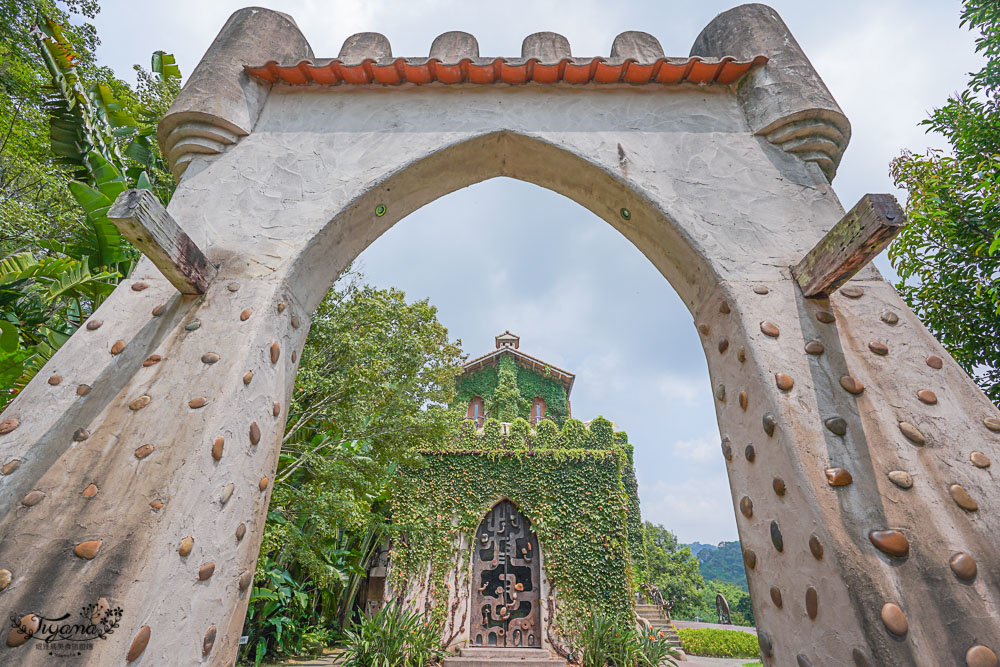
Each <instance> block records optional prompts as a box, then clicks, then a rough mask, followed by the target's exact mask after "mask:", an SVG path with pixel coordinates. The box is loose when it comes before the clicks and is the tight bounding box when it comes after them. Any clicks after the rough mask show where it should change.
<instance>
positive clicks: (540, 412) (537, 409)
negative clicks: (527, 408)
mask: <svg viewBox="0 0 1000 667" xmlns="http://www.w3.org/2000/svg"><path fill="white" fill-rule="evenodd" d="M543 419H545V400H544V399H543V398H542V397H541V396H536V397H535V400H534V401H533V402H532V403H531V423H532V424H537V423H538V422H540V421H542V420H543Z"/></svg>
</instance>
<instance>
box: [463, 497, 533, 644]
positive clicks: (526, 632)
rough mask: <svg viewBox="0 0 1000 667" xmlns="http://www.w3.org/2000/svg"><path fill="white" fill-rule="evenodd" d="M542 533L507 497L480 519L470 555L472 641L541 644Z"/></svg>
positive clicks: (475, 642)
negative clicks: (535, 531)
mask: <svg viewBox="0 0 1000 667" xmlns="http://www.w3.org/2000/svg"><path fill="white" fill-rule="evenodd" d="M540 580H541V578H540V576H539V566H538V538H537V537H536V536H535V533H534V532H533V531H532V530H531V528H530V526H529V522H528V519H527V518H525V516H524V515H523V514H521V513H520V512H519V511H517V508H516V507H515V506H514V503H512V502H510V501H509V500H503V501H501V502H499V503H497V504H496V505H494V507H493V509H491V510H490V511H489V513H488V514H487V515H486V518H485V519H483V521H482V523H480V524H479V531H478V532H477V533H476V545H475V548H474V551H473V556H472V614H471V616H472V632H471V634H470V643H471V644H472V645H474V646H505V647H516V648H541V646H542V644H541V633H540V629H541V611H540V610H539V599H540V594H539V582H540Z"/></svg>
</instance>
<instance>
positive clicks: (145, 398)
mask: <svg viewBox="0 0 1000 667" xmlns="http://www.w3.org/2000/svg"><path fill="white" fill-rule="evenodd" d="M151 400H153V399H152V398H150V397H149V394H143V395H142V396H140V397H139V398H137V399H135V400H134V401H132V402H131V403H129V404H128V409H129V410H142V409H143V408H144V407H146V406H147V405H149V402H150V401H151Z"/></svg>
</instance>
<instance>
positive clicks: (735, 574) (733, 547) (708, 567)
mask: <svg viewBox="0 0 1000 667" xmlns="http://www.w3.org/2000/svg"><path fill="white" fill-rule="evenodd" d="M698 560H699V561H701V576H703V577H705V580H706V581H710V580H713V579H718V580H719V581H725V582H728V583H730V584H734V585H736V586H739V587H740V588H742V589H743V590H744V591H746V590H748V588H747V573H746V569H745V568H744V566H743V549H742V547H740V543H739V542H738V541H737V542H719V545H718V547H717V548H715V549H703V550H701V551H700V552H698Z"/></svg>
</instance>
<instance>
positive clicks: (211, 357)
mask: <svg viewBox="0 0 1000 667" xmlns="http://www.w3.org/2000/svg"><path fill="white" fill-rule="evenodd" d="M218 360H219V355H218V354H216V353H215V352H206V353H205V354H203V355H201V362H202V363H203V364H209V365H211V364H214V363H215V362H217V361H218Z"/></svg>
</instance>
